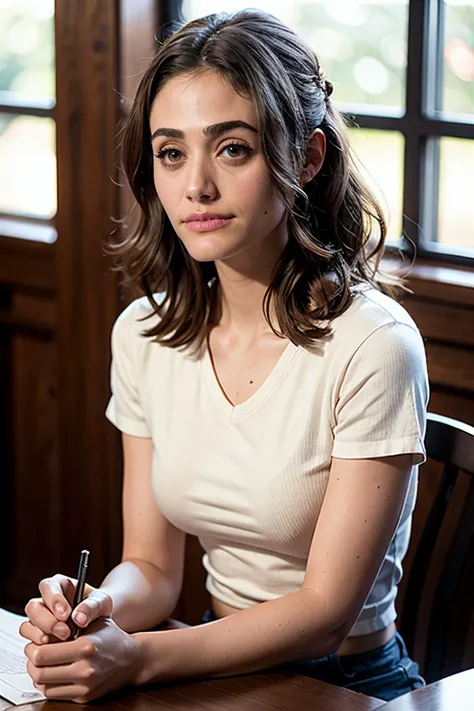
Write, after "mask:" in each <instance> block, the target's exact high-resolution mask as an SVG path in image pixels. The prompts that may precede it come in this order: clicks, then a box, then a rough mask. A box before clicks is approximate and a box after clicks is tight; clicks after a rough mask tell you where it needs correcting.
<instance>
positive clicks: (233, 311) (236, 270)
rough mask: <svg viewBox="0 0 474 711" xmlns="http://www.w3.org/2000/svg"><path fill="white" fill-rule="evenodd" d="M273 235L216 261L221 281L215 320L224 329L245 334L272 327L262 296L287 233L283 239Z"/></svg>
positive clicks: (251, 334)
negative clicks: (266, 314) (236, 253)
mask: <svg viewBox="0 0 474 711" xmlns="http://www.w3.org/2000/svg"><path fill="white" fill-rule="evenodd" d="M271 237H272V239H268V240H265V241H263V242H259V243H258V244H257V245H256V247H255V248H254V249H249V250H247V251H245V252H243V253H241V254H239V255H236V256H235V257H232V258H231V259H228V260H223V261H219V262H216V269H217V274H218V279H219V284H218V288H217V292H216V297H217V301H216V318H215V323H216V325H219V326H220V327H221V328H223V329H225V330H228V331H231V332H234V333H239V334H242V335H243V336H244V337H245V336H249V337H252V336H258V335H260V334H261V333H264V332H268V331H269V330H270V327H269V325H268V323H267V321H266V319H265V316H264V314H263V297H264V295H265V292H266V290H267V288H268V286H269V285H270V282H271V278H272V272H273V269H274V267H275V264H276V263H277V261H278V259H279V257H280V256H281V253H282V251H283V249H284V246H285V244H286V241H287V236H286V234H285V235H284V237H280V239H275V234H274V233H273V234H272V235H271Z"/></svg>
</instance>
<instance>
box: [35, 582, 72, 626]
mask: <svg viewBox="0 0 474 711" xmlns="http://www.w3.org/2000/svg"><path fill="white" fill-rule="evenodd" d="M75 589H76V581H75V580H74V581H73V580H71V578H68V577H66V576H65V575H60V574H59V573H58V574H57V575H53V577H52V578H45V579H44V580H42V581H41V582H40V584H39V590H40V593H41V596H42V598H43V600H44V604H45V605H46V607H47V608H48V609H49V610H50V611H51V612H52V613H53V614H54V615H55V616H56V618H57V619H58V620H67V618H68V617H69V615H70V614H71V604H70V602H69V601H71V602H72V600H73V599H74V591H75Z"/></svg>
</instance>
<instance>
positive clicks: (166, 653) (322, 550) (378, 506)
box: [133, 454, 412, 684]
mask: <svg viewBox="0 0 474 711" xmlns="http://www.w3.org/2000/svg"><path fill="white" fill-rule="evenodd" d="M411 467H412V455H410V454H404V455H396V456H391V457H384V458H377V459H358V460H356V459H333V460H332V465H331V471H330V476H329V482H328V486H327V489H326V493H325V496H324V501H323V505H322V508H321V512H320V515H319V517H318V521H317V525H316V528H315V531H314V535H313V541H312V545H311V550H310V555H309V560H308V566H307V571H306V575H305V579H304V583H303V585H302V587H301V589H300V590H299V591H298V592H295V593H291V594H288V595H285V596H283V597H281V598H279V599H277V600H272V601H269V602H264V603H261V604H259V605H256V606H255V607H252V608H249V609H246V610H242V611H239V612H236V613H235V614H232V615H229V616H228V617H225V618H223V619H220V620H217V621H215V622H211V623H208V624H205V625H201V626H198V627H189V628H186V629H183V630H176V631H169V632H151V633H150V632H145V633H142V632H140V633H137V634H134V635H133V638H134V639H135V640H136V641H137V643H138V645H139V647H140V649H141V658H142V666H141V669H140V672H139V674H138V676H137V677H136V679H135V682H136V683H137V684H145V683H148V682H152V681H171V680H175V679H182V678H189V677H211V676H227V675H231V674H242V673H247V672H253V671H257V670H260V669H264V668H267V667H269V666H273V665H277V664H282V663H285V662H291V661H296V660H298V659H303V658H305V657H306V658H308V657H319V656H324V655H326V654H329V653H331V652H334V651H335V650H336V649H337V648H338V647H339V646H340V645H341V644H342V642H343V641H344V639H345V637H346V636H347V634H348V633H349V631H350V630H351V628H352V626H353V624H354V623H355V621H356V619H357V617H358V615H359V613H360V610H361V609H362V607H363V605H364V602H365V600H366V598H367V596H368V594H369V592H370V589H371V587H372V585H373V582H374V580H375V577H376V575H377V572H378V570H379V568H380V566H381V564H382V562H383V559H384V556H385V553H386V551H387V549H388V546H389V544H390V541H391V539H392V536H393V534H394V532H395V529H396V527H397V523H398V521H399V518H400V515H401V511H402V508H403V504H404V501H405V497H406V494H407V489H408V484H409V479H410V472H411Z"/></svg>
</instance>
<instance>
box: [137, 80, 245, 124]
mask: <svg viewBox="0 0 474 711" xmlns="http://www.w3.org/2000/svg"><path fill="white" fill-rule="evenodd" d="M234 119H241V120H242V121H246V122H247V123H249V124H251V125H252V126H255V127H257V112H256V109H255V106H254V104H253V103H252V101H250V100H249V99H247V98H244V97H243V96H241V95H240V94H238V93H237V92H236V91H235V90H234V89H233V88H232V87H231V86H230V85H229V84H228V83H227V82H226V81H225V80H224V79H223V78H222V77H221V76H220V75H219V74H217V73H216V72H211V71H209V72H203V73H201V74H198V75H196V76H190V75H180V76H178V77H174V78H173V79H170V80H169V81H168V82H167V83H166V84H165V85H164V86H163V87H162V89H161V90H160V91H159V93H158V94H157V96H156V97H155V100H154V102H153V105H152V108H151V112H150V129H151V132H152V133H153V132H154V131H155V130H156V129H157V128H161V127H166V128H178V129H181V130H182V131H184V132H186V131H187V130H188V131H190V130H192V129H197V130H199V131H200V130H201V129H202V128H205V127H206V126H210V125H211V124H214V123H220V122H221V121H232V120H234Z"/></svg>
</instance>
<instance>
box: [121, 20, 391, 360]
mask: <svg viewBox="0 0 474 711" xmlns="http://www.w3.org/2000/svg"><path fill="white" fill-rule="evenodd" d="M208 70H214V71H216V72H218V73H219V75H221V76H222V77H223V78H224V79H225V80H226V81H227V82H228V83H229V85H230V86H231V87H232V88H233V89H234V90H235V91H237V92H238V93H240V94H241V95H242V96H245V97H246V98H250V100H251V101H253V103H254V105H255V107H256V110H257V117H258V130H259V150H261V152H262V154H263V156H264V158H265V161H266V164H267V166H268V170H269V173H270V175H271V177H272V179H273V182H274V185H275V189H276V191H277V194H278V195H279V196H280V198H281V199H282V200H283V202H284V205H285V206H286V209H287V219H288V236H289V238H288V242H287V245H286V247H285V248H284V250H283V252H282V254H281V257H280V259H279V261H278V263H277V264H276V265H275V268H274V271H273V275H272V280H271V283H270V285H269V287H268V289H267V291H266V294H265V298H264V302H263V309H264V314H265V317H266V319H267V321H268V323H269V325H270V326H271V328H272V329H273V330H274V332H275V333H277V334H278V335H281V336H285V337H286V338H288V339H289V340H291V341H292V342H293V343H295V344H297V345H302V346H305V347H309V346H311V345H312V344H313V345H314V342H315V341H317V340H318V339H320V338H321V337H323V336H325V335H327V334H328V333H329V332H330V320H331V319H333V318H335V317H337V316H338V315H340V314H341V313H343V312H344V311H345V310H346V309H347V308H348V306H349V305H350V303H351V300H352V288H351V287H354V286H355V285H356V284H359V283H364V282H365V283H368V284H371V285H373V286H376V287H378V288H382V286H381V284H382V283H383V282H384V283H386V284H387V283H391V284H397V283H398V284H400V282H399V280H397V279H395V278H385V279H383V278H382V277H381V273H380V269H379V263H380V259H381V257H382V254H383V250H384V244H385V237H386V223H385V219H384V215H383V212H382V210H381V208H380V206H379V204H378V202H377V201H376V199H375V198H374V196H373V195H372V193H371V191H370V190H369V189H368V187H367V186H366V184H365V183H364V181H363V180H362V178H361V175H360V173H359V171H358V168H357V166H356V162H355V160H354V157H353V155H352V153H351V149H350V146H349V141H348V131H347V125H346V123H345V120H344V118H343V116H342V115H341V113H340V112H339V111H338V110H337V109H336V108H335V107H334V105H333V103H332V101H331V99H330V95H331V93H332V85H331V84H330V82H329V81H327V80H326V79H325V78H324V77H323V76H322V72H321V69H320V65H319V62H318V59H317V57H316V55H315V54H314V52H313V51H312V49H311V48H310V47H309V46H308V45H307V44H306V43H305V42H304V41H303V40H302V39H300V38H299V37H298V36H297V35H296V34H295V33H294V32H293V31H292V30H291V29H289V28H288V27H286V26H285V25H284V24H283V23H282V22H280V21H279V20H278V19H277V18H275V17H273V16H272V15H269V14H267V13H264V12H261V11H258V10H244V11H240V12H235V13H218V14H213V15H209V16H207V17H203V18H201V19H197V20H193V21H191V22H188V23H187V24H185V25H183V26H182V27H180V29H178V30H177V31H176V32H174V33H173V34H172V35H171V36H169V37H168V38H166V39H165V40H164V41H161V42H160V46H159V49H158V52H157V54H156V56H155V57H154V59H153V61H152V62H151V64H150V66H149V67H148V69H147V70H146V71H145V73H144V75H143V77H142V79H141V82H140V84H139V87H138V90H137V93H136V96H135V100H134V102H133V105H132V107H131V111H130V113H129V115H128V116H127V117H126V119H125V123H124V126H123V128H122V132H121V135H122V140H121V146H120V147H121V152H122V165H123V170H124V172H125V175H126V178H127V180H128V183H129V185H130V187H131V190H132V192H133V195H134V197H135V200H136V203H137V206H138V208H139V220H138V222H137V224H136V227H135V228H134V229H133V230H132V231H131V233H130V234H128V235H127V236H125V237H124V238H123V239H122V241H121V242H119V243H116V244H115V245H113V247H112V252H113V253H115V255H116V256H117V257H118V258H119V263H120V264H121V265H122V268H123V269H124V271H125V273H126V274H127V277H128V280H129V281H130V282H132V283H134V284H136V285H138V286H139V287H140V289H141V290H142V292H143V293H144V294H145V295H146V296H147V297H148V300H149V301H150V304H151V305H152V307H153V311H154V312H155V313H157V314H158V315H159V316H160V318H159V319H158V323H157V325H155V326H153V328H149V329H148V330H147V331H145V334H144V335H146V336H150V337H154V338H155V339H156V340H158V341H159V342H161V343H163V344H165V345H168V346H170V347H180V346H181V347H184V346H192V347H193V348H199V346H200V345H201V344H202V343H203V341H204V339H205V337H206V333H207V328H208V325H209V322H210V315H211V299H212V296H211V293H212V290H211V288H210V284H211V283H212V280H213V277H216V276H217V272H216V267H215V264H214V263H213V262H205V263H203V262H197V261H196V260H194V259H193V258H192V257H191V256H190V255H189V254H188V252H187V251H186V249H185V247H184V246H183V244H182V242H181V240H180V239H178V237H177V236H176V233H175V232H174V230H173V228H172V226H171V223H170V221H169V219H168V217H167V215H166V213H165V211H164V209H163V206H162V205H161V202H160V200H159V198H158V195H157V193H156V190H155V187H154V182H153V154H152V147H151V136H150V125H149V116H150V110H151V107H152V104H153V101H154V99H155V97H156V95H157V94H158V92H159V91H160V89H161V88H162V87H163V86H164V85H165V83H166V82H168V81H169V80H170V79H172V78H173V77H177V76H179V75H183V74H186V75H190V76H193V75H196V74H198V73H200V72H203V71H208ZM315 128H320V129H321V130H322V131H323V132H324V133H325V135H326V141H327V151H326V156H325V159H324V163H323V165H322V168H321V170H320V171H319V173H318V174H317V175H316V176H315V177H314V178H313V179H312V180H310V181H309V182H308V183H307V184H306V185H305V186H304V189H303V188H301V187H300V173H301V170H302V169H303V167H304V165H305V161H306V151H307V145H308V137H309V136H310V134H311V133H312V131H314V129H315ZM157 292H162V293H163V295H164V296H163V300H162V301H161V300H160V303H159V304H158V303H157V302H156V300H155V298H154V294H156V293H157ZM152 315H153V314H152ZM321 321H326V324H323V323H321Z"/></svg>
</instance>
